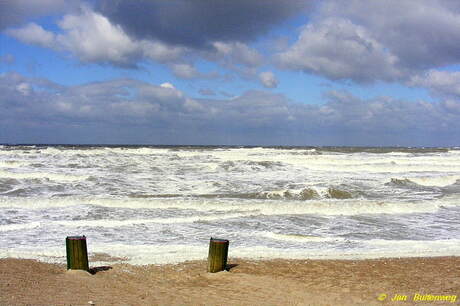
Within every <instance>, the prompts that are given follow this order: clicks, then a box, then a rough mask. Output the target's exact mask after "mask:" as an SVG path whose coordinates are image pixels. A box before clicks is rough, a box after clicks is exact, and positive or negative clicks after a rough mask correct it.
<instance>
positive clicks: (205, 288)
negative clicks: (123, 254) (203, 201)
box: [0, 256, 460, 306]
mask: <svg viewBox="0 0 460 306" xmlns="http://www.w3.org/2000/svg"><path fill="white" fill-rule="evenodd" d="M100 259H101V258H100ZM105 260H106V261H105V262H106V264H104V265H99V266H92V265H91V264H90V268H91V270H92V272H93V273H95V272H96V273H95V274H89V273H87V272H85V271H67V270H66V267H65V265H63V264H50V263H44V262H39V261H36V260H29V259H13V258H7V259H0V278H1V280H2V281H1V282H0V292H1V294H0V305H37V306H38V305H459V304H460V302H459V300H458V298H456V296H459V295H460V270H459V267H460V257H422V258H387V259H371V260H308V259H305V260H286V259H273V260H246V259H236V258H230V259H229V262H228V264H229V268H230V269H229V271H225V272H219V273H207V272H206V262H205V261H203V260H201V261H187V262H183V263H179V264H166V265H129V264H123V263H113V262H112V264H111V261H110V257H109V256H106V258H105ZM392 299H395V300H394V301H392ZM398 299H399V301H396V300H398Z"/></svg>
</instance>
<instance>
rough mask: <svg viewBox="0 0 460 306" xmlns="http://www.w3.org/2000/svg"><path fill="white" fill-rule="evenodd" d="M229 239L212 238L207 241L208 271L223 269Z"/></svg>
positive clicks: (213, 271)
mask: <svg viewBox="0 0 460 306" xmlns="http://www.w3.org/2000/svg"><path fill="white" fill-rule="evenodd" d="M229 243H230V242H229V241H228V240H225V239H216V238H212V237H211V240H210V241H209V254H208V272H211V273H215V272H219V271H224V270H225V268H226V266H227V257H228V245H229Z"/></svg>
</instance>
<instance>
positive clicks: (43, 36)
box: [5, 23, 55, 48]
mask: <svg viewBox="0 0 460 306" xmlns="http://www.w3.org/2000/svg"><path fill="white" fill-rule="evenodd" d="M5 32H6V33H7V34H8V35H10V36H13V37H15V38H17V39H19V40H20V41H23V42H26V43H29V44H34V45H38V46H41V47H45V48H54V47H55V35H54V34H53V33H52V32H49V31H46V30H45V29H43V28H42V27H41V26H39V25H37V24H35V23H28V24H27V25H25V26H23V27H21V28H18V29H9V30H6V31H5Z"/></svg>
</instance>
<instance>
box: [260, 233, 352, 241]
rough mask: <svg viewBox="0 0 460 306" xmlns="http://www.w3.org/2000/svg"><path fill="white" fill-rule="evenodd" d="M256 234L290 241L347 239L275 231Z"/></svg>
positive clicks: (343, 239)
mask: <svg viewBox="0 0 460 306" xmlns="http://www.w3.org/2000/svg"><path fill="white" fill-rule="evenodd" d="M255 235H257V236H260V237H265V238H270V239H275V240H282V241H289V242H327V241H345V240H346V239H345V238H342V237H319V236H311V235H303V234H280V233H273V232H256V233H255Z"/></svg>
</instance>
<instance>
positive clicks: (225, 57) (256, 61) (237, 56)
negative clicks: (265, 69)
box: [212, 41, 262, 67]
mask: <svg viewBox="0 0 460 306" xmlns="http://www.w3.org/2000/svg"><path fill="white" fill-rule="evenodd" d="M212 46H213V47H214V48H215V50H216V51H217V52H216V56H217V57H218V58H220V59H221V60H222V61H224V62H227V63H241V64H243V65H245V66H248V67H256V66H258V65H260V64H261V62H262V56H261V55H260V54H259V52H257V50H255V49H254V48H251V47H249V46H247V45H246V44H243V43H241V42H221V41H216V42H213V43H212Z"/></svg>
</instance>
